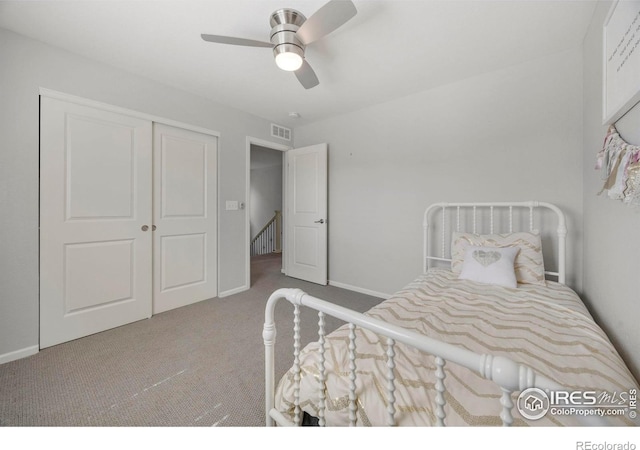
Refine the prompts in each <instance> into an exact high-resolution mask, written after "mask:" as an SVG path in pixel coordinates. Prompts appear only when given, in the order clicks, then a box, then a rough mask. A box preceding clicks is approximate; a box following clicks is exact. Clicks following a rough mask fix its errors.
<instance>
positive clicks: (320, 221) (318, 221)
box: [313, 219, 324, 223]
mask: <svg viewBox="0 0 640 450" xmlns="http://www.w3.org/2000/svg"><path fill="white" fill-rule="evenodd" d="M313 223H324V219H320V220H316V221H315V222H313Z"/></svg>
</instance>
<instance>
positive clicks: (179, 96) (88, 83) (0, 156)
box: [0, 29, 270, 357]
mask: <svg viewBox="0 0 640 450" xmlns="http://www.w3.org/2000/svg"><path fill="white" fill-rule="evenodd" d="M0 61H2V63H1V64H0V95H1V101H0V136H2V150H1V151H0V211H2V213H1V214H2V215H1V216H0V217H1V219H0V255H1V256H0V264H1V266H0V357H2V355H6V354H8V353H11V352H16V351H20V350H23V349H25V348H28V347H33V346H36V345H37V344H38V320H39V319H38V308H39V306H38V92H39V88H40V87H44V88H48V89H52V90H55V91H61V92H65V93H68V94H72V95H77V96H81V97H85V98H88V99H92V100H97V101H101V102H104V103H109V104H112V105H116V106H120V107H123V108H129V109H132V110H136V111H139V112H144V113H147V114H151V115H155V116H159V117H163V118H167V119H173V120H177V121H180V122H184V123H188V124H192V125H196V126H201V127H205V128H209V129H212V130H216V131H218V132H220V133H221V136H220V140H219V159H218V163H219V165H220V167H221V168H222V170H220V171H219V174H220V177H219V186H220V189H219V200H220V201H221V204H224V201H225V200H238V201H246V199H245V173H246V168H245V163H246V161H245V159H246V138H247V135H250V136H253V137H256V138H259V139H263V140H270V135H269V133H270V128H269V126H270V122H269V121H266V120H264V119H261V118H258V117H255V116H251V115H248V114H246V113H243V112H240V111H237V110H234V109H231V108H227V107H223V106H220V105H217V104H215V103H212V102H210V101H207V100H205V99H202V98H200V97H196V96H194V95H191V94H188V93H186V92H182V91H179V90H176V89H173V88H170V87H167V86H165V85H162V84H159V83H156V82H153V81H150V80H147V79H143V78H140V77H137V76H134V75H131V74H129V73H126V72H123V71H120V70H117V69H115V68H113V67H109V66H105V65H102V64H98V63H95V62H93V61H90V60H87V59H84V58H81V57H78V56H76V55H73V54H71V53H67V52H64V51H60V50H57V49H54V48H52V47H50V46H47V45H45V44H42V43H40V42H37V41H34V40H31V39H27V38H24V37H21V36H19V35H17V34H15V33H12V32H9V31H6V30H3V29H0ZM245 213H246V211H245V210H239V211H225V210H224V209H221V208H220V209H219V223H220V227H219V228H220V234H221V236H223V238H222V239H221V240H220V242H219V252H220V280H219V287H220V291H221V292H224V291H227V290H232V289H236V288H239V287H242V286H244V284H245V258H246V256H245V249H246V244H245V236H246V234H245V216H244V214H245Z"/></svg>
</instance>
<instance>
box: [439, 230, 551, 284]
mask: <svg viewBox="0 0 640 450" xmlns="http://www.w3.org/2000/svg"><path fill="white" fill-rule="evenodd" d="M469 245H476V246H479V247H518V248H519V249H520V252H519V253H518V256H516V260H515V263H514V269H515V272H516V279H517V280H518V283H525V284H539V285H542V286H546V285H547V283H546V281H545V276H544V260H543V257H542V242H541V239H540V233H538V231H533V232H526V231H520V232H516V233H507V234H484V235H481V234H472V233H459V232H454V233H453V235H452V242H451V270H452V271H453V272H455V273H460V270H461V268H462V260H463V259H464V255H465V250H466V248H467V246H469Z"/></svg>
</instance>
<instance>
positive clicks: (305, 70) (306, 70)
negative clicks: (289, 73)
mask: <svg viewBox="0 0 640 450" xmlns="http://www.w3.org/2000/svg"><path fill="white" fill-rule="evenodd" d="M294 73H295V74H296V78H297V79H298V81H299V82H300V84H302V86H304V88H305V89H311V88H312V87H315V86H317V85H318V84H320V81H318V77H317V76H316V73H315V72H314V71H313V69H312V68H311V66H310V65H309V63H308V62H307V61H306V60H304V61H303V62H302V67H300V68H299V69H298V70H296V71H295V72H294Z"/></svg>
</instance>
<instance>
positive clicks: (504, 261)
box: [458, 245, 520, 288]
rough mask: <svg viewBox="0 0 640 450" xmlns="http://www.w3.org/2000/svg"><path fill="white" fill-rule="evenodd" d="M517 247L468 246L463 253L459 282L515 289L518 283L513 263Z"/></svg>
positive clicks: (517, 250)
mask: <svg viewBox="0 0 640 450" xmlns="http://www.w3.org/2000/svg"><path fill="white" fill-rule="evenodd" d="M519 251H520V249H519V248H518V247H478V246H473V245H470V246H468V247H467V248H466V250H465V253H464V260H463V262H462V270H461V271H460V275H459V276H458V278H459V279H461V280H471V281H477V282H479V283H487V284H495V285H498V286H504V287H510V288H516V287H518V281H517V279H516V272H515V269H514V261H515V259H516V256H517V254H518V252H519Z"/></svg>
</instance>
